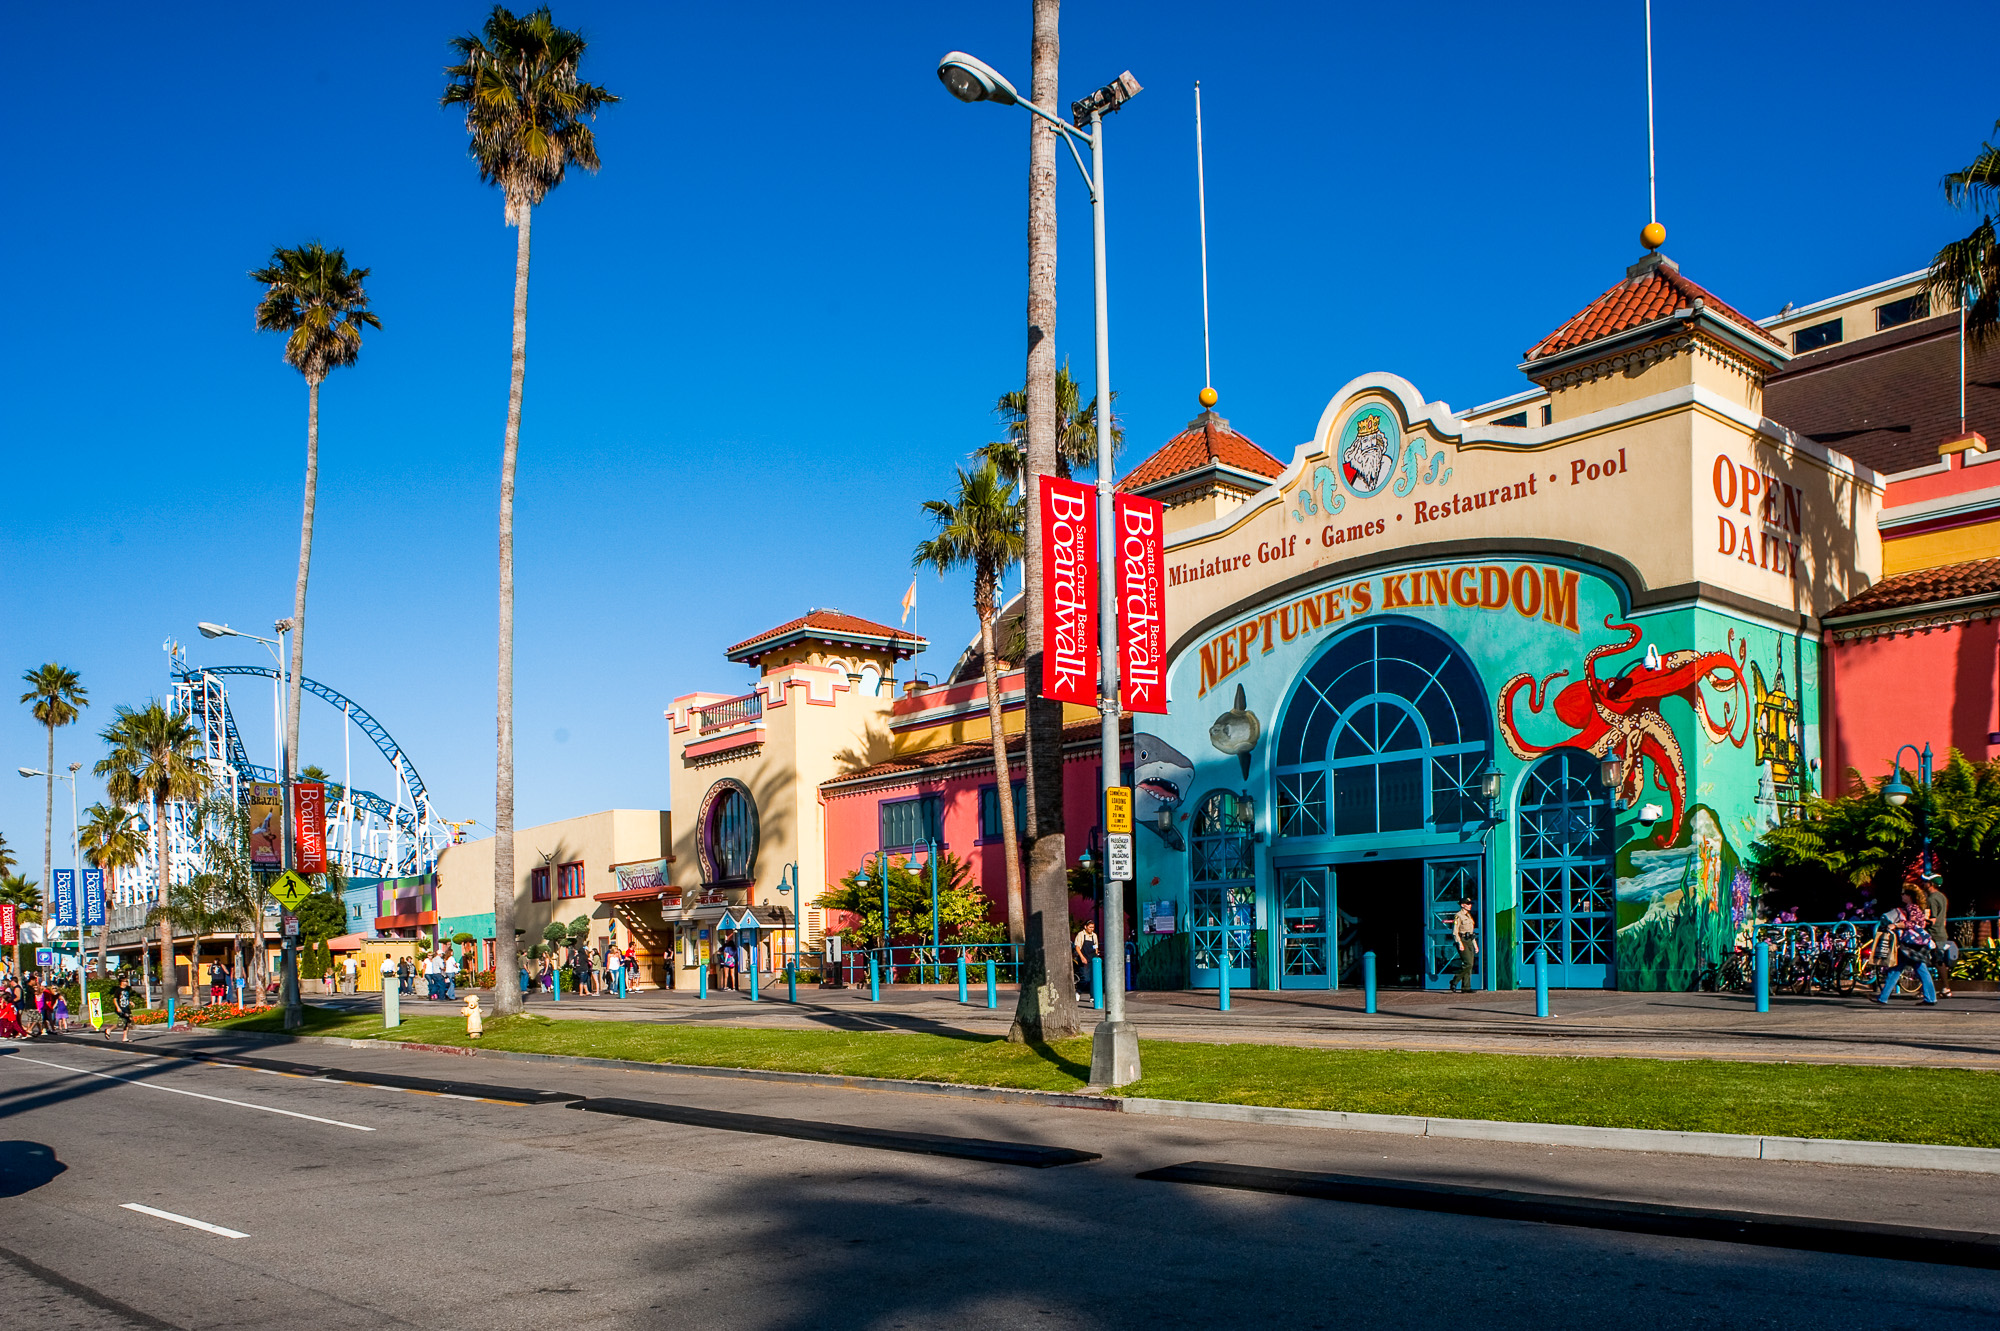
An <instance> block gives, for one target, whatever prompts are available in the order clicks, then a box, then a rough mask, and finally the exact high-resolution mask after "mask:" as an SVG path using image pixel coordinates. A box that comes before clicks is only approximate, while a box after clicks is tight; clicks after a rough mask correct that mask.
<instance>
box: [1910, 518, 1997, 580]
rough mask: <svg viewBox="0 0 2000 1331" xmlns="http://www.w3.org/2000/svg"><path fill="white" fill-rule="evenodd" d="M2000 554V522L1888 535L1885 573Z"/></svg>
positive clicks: (1963, 561) (1912, 570)
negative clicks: (1904, 534) (1894, 535)
mask: <svg viewBox="0 0 2000 1331" xmlns="http://www.w3.org/2000/svg"><path fill="white" fill-rule="evenodd" d="M1996 555H2000V522H1976V523H1970V524H1968V525H1966V526H1963V527H1948V528H1946V529H1945V530H1943V531H1931V532H1924V533H1922V534H1921V535H1917V536H1896V537H1884V538H1883V540H1882V576H1883V577H1885V578H1886V577H1891V576H1893V575H1895V574H1897V573H1911V572H1915V571H1916V570H1917V569H1922V568H1937V567H1939V566H1940V565H1944V564H1963V563H1967V562H1969V561H1971V560H1974V559H1992V558H1993V557H1995V556H1996Z"/></svg>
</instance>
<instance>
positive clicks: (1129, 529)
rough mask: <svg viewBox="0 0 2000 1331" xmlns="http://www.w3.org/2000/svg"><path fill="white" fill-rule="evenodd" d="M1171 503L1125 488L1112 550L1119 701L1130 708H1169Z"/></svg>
mask: <svg viewBox="0 0 2000 1331" xmlns="http://www.w3.org/2000/svg"><path fill="white" fill-rule="evenodd" d="M1166 513H1167V507H1166V505H1165V504H1162V503H1161V502H1160V501H1159V500H1157V499H1141V498H1140V497H1139V496H1138V495H1127V494H1121V495H1119V496H1118V497H1117V498H1116V499H1114V500H1113V501H1112V519H1113V521H1114V522H1115V523H1116V524H1117V526H1116V528H1115V530H1114V534H1113V541H1112V550H1113V555H1114V558H1115V559H1116V561H1117V563H1116V565H1115V566H1114V570H1113V571H1114V572H1115V573H1116V574H1117V577H1118V702H1119V705H1120V706H1121V707H1123V708H1124V709H1125V710H1126V711H1128V712H1164V711H1166V710H1167V678H1166V669H1167V661H1166V657H1167V552H1166V532H1165V524H1166Z"/></svg>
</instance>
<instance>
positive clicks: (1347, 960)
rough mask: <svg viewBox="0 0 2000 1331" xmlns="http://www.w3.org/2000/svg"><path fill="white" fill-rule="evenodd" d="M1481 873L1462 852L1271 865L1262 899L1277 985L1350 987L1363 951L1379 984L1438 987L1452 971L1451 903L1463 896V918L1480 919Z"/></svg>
mask: <svg viewBox="0 0 2000 1331" xmlns="http://www.w3.org/2000/svg"><path fill="white" fill-rule="evenodd" d="M1481 869H1482V865H1481V862H1480V860H1479V859H1478V858H1476V857H1472V856H1454V857H1448V858H1445V857H1428V858H1407V859H1393V860H1382V859H1370V858H1362V859H1356V860H1352V861H1348V862H1346V863H1341V864H1294V865H1284V866H1280V868H1279V870H1278V876H1277V888H1276V897H1275V900H1274V901H1273V903H1272V904H1273V911H1272V914H1273V917H1274V928H1273V929H1272V935H1273V947H1274V950H1275V952H1276V957H1275V958H1274V960H1275V962H1276V966H1277V971H1278V984H1279V986H1280V987H1281V988H1285V989H1336V988H1344V987H1348V986H1357V985H1359V984H1361V982H1362V960H1361V958H1362V954H1363V953H1366V952H1373V953H1374V954H1375V976H1376V982H1377V983H1378V984H1380V985H1382V986H1383V987H1385V988H1395V987H1403V988H1424V989H1442V988H1445V987H1446V986H1448V985H1449V984H1450V983H1451V980H1452V977H1453V976H1454V975H1455V974H1456V973H1457V971H1458V964H1459V955H1458V946H1457V944H1456V943H1454V942H1453V940H1452V936H1451V921H1452V917H1453V916H1454V915H1456V914H1457V913H1458V903H1459V902H1460V900H1462V899H1467V898H1469V899H1470V900H1471V901H1472V903H1473V918H1474V919H1475V920H1480V919H1484V917H1485V902H1484V898H1483V895H1482V892H1481V887H1482V882H1483V877H1484V875H1483V874H1482V872H1481ZM1474 975H1475V983H1477V975H1478V972H1477V971H1476V970H1475V972H1474Z"/></svg>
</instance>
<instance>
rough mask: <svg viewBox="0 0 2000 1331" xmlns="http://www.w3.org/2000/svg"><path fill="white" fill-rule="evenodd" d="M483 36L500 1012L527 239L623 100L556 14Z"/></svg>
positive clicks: (506, 931)
mask: <svg viewBox="0 0 2000 1331" xmlns="http://www.w3.org/2000/svg"><path fill="white" fill-rule="evenodd" d="M484 32H485V36H484V37H483V38H481V37H480V36H478V35H475V34H470V33H468V34H467V35H466V36H463V37H454V38H453V39H452V43H451V45H452V49H453V50H454V51H456V52H457V53H458V56H459V63H457V64H455V65H452V66H451V67H449V68H448V69H446V70H445V77H446V78H447V79H449V80H450V82H449V83H448V84H447V85H446V86H445V90H444V96H443V98H442V99H440V105H443V106H463V107H464V108H465V128H466V132H467V133H469V134H470V135H471V136H472V144H471V149H470V150H471V153H472V157H473V160H474V161H476V162H478V163H479V178H480V179H481V180H483V181H485V182H486V183H488V184H490V185H498V186H499V187H500V190H501V194H502V197H503V199H504V207H503V212H502V216H503V217H504V218H505V220H506V223H507V225H509V226H511V227H514V228H515V231H516V235H515V242H514V368H513V376H512V378H511V380H510V381H509V383H508V387H507V433H506V439H505V442H504V443H503V445H502V447H501V450H500V669H499V690H498V692H499V698H498V703H497V707H496V712H497V716H496V719H495V725H494V729H495V732H496V733H495V741H496V743H495V754H494V769H495V770H494V799H493V803H494V812H493V919H494V931H495V932H494V939H495V958H496V960H495V965H496V968H497V970H498V978H497V979H496V981H495V986H494V993H493V1010H494V1012H495V1013H496V1014H497V1015H500V1016H506V1015H508V1014H510V1013H514V1012H519V1011H520V1010H521V986H520V967H519V966H518V965H517V964H516V962H515V957H514V458H515V454H516V451H517V450H518V448H519V445H520V440H521V385H522V382H523V380H524V379H525V378H526V377H527V372H528V235H529V230H530V228H531V227H532V225H533V223H534V216H535V205H537V204H539V203H540V202H541V201H542V200H543V199H544V198H545V197H547V195H548V192H549V191H550V190H552V189H554V188H555V187H556V186H557V185H560V184H561V183H562V181H563V176H564V174H565V173H566V172H567V171H568V169H569V167H570V166H571V164H575V165H577V166H580V167H582V168H583V169H584V170H586V171H595V170H596V169H597V166H598V161H597V139H596V136H595V135H593V134H592V133H591V130H590V126H589V125H586V124H585V123H584V121H585V119H587V118H588V119H595V118H596V116H597V112H598V109H599V108H600V107H603V106H605V105H607V104H609V103H611V102H615V101H617V100H618V99H617V98H616V97H614V96H612V94H610V93H609V92H606V91H605V90H604V89H603V88H600V87H597V86H596V85H595V84H590V83H585V82H583V81H582V80H581V79H579V78H578V77H577V67H578V66H579V65H580V64H581V63H582V60H583V51H584V45H585V43H584V40H583V36H582V34H580V33H577V32H574V31H572V30H570V29H568V28H558V27H557V26H556V25H555V20H554V19H553V18H551V17H550V15H549V10H548V6H546V5H544V6H543V7H542V8H540V9H538V10H535V11H534V12H533V13H531V14H527V15H525V16H516V15H514V14H512V13H509V12H508V11H507V9H505V8H504V7H503V6H500V5H495V6H493V13H492V14H491V15H489V16H488V17H487V20H486V25H485V29H484Z"/></svg>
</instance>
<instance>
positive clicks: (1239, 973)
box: [1188, 790, 1257, 989]
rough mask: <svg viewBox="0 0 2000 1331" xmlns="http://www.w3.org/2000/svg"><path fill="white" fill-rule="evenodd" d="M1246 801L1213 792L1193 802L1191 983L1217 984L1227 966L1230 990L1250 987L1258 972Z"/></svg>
mask: <svg viewBox="0 0 2000 1331" xmlns="http://www.w3.org/2000/svg"><path fill="white" fill-rule="evenodd" d="M1250 813H1251V811H1250V809H1249V807H1248V805H1247V803H1246V802H1245V801H1244V800H1243V799H1241V798H1239V797H1238V796H1236V795H1233V794H1231V793H1230V792H1228V791H1226V790H1214V791H1210V792H1209V793H1208V794H1206V795H1204V796H1202V798H1201V800H1200V802H1199V803H1197V804H1196V805H1195V811H1194V819H1193V821H1192V822H1191V823H1190V824H1189V827H1190V829H1191V835H1190V839H1189V846H1188V854H1189V856H1190V862H1189V865H1188V868H1189V874H1188V877H1189V882H1188V932H1189V933H1190V934H1191V935H1192V938H1193V943H1194V948H1193V970H1194V973H1193V975H1192V977H1191V980H1192V983H1193V984H1194V986H1195V987H1196V988H1198V989H1214V988H1219V987H1220V986H1221V984H1222V967H1223V966H1224V965H1227V966H1228V967H1229V983H1230V986H1231V987H1232V988H1248V987H1249V986H1250V985H1251V984H1252V983H1253V982H1254V978H1255V975H1256V971H1255V960H1256V947H1255V942H1254V938H1255V932H1254V931H1255V928H1256V922H1257V868H1256V858H1255V854H1256V845H1255V842H1254V841H1253V840H1252V829H1251V817H1250Z"/></svg>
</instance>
